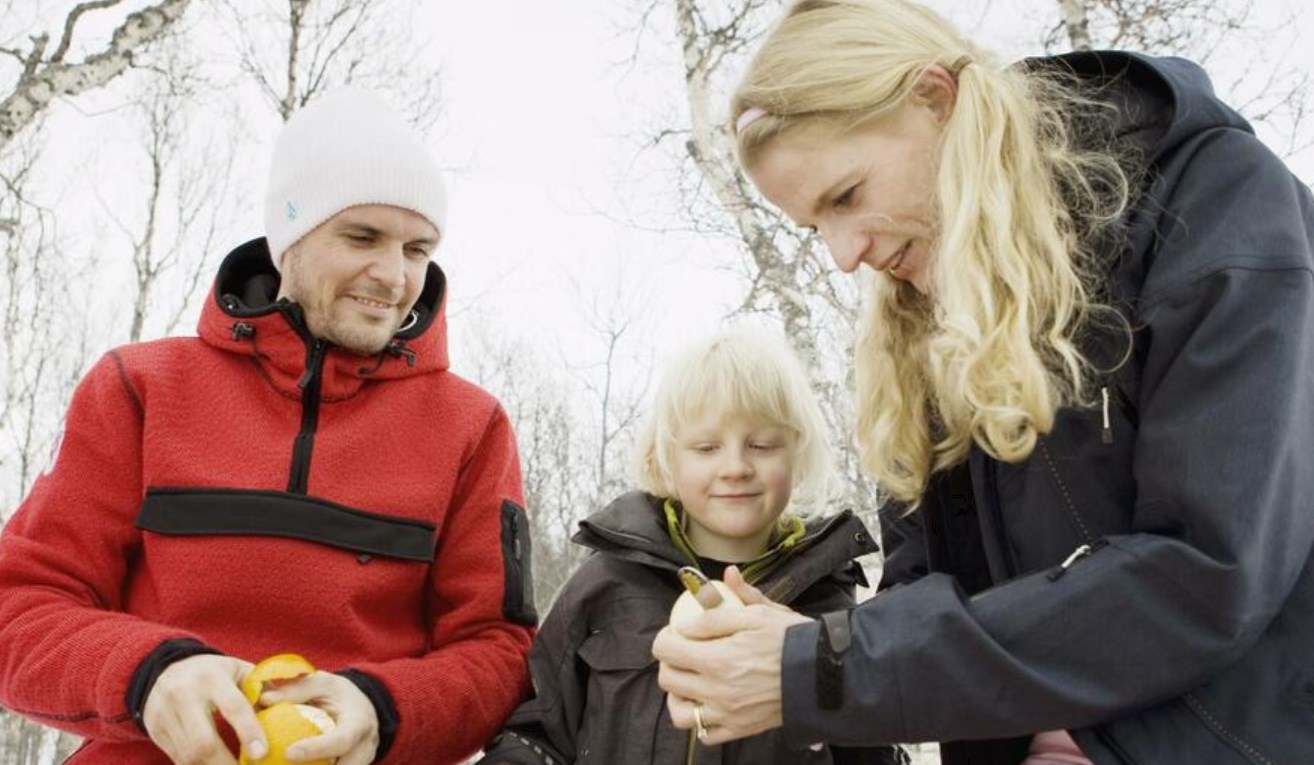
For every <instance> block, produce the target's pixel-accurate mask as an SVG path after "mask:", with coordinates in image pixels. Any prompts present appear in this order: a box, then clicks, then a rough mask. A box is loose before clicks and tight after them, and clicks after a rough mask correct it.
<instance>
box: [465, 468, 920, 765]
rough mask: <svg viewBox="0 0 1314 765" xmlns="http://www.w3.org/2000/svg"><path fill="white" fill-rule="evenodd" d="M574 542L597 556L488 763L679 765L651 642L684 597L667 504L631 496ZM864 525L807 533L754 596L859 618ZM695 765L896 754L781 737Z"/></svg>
mask: <svg viewBox="0 0 1314 765" xmlns="http://www.w3.org/2000/svg"><path fill="white" fill-rule="evenodd" d="M575 541H576V542H578V543H580V544H582V545H585V546H587V547H590V548H593V549H594V550H597V551H598V554H596V555H593V556H592V557H590V558H589V559H588V560H586V561H585V562H584V563H583V564H582V565H581V566H580V567H579V569H578V570H577V571H576V572H575V573H574V574H573V575H572V576H571V578H570V580H569V581H568V582H567V583H566V584H565V586H564V587H563V588H562V590H561V594H560V595H559V596H558V598H557V601H556V603H555V604H554V605H553V606H552V610H551V612H549V613H548V615H547V618H546V619H545V620H544V622H543V627H542V629H541V630H539V633H538V635H537V637H536V638H535V639H534V647H533V649H532V650H531V652H530V657H529V666H530V672H531V674H532V676H533V680H534V696H533V698H531V699H529V700H527V701H525V703H524V704H522V705H521V706H520V708H519V709H517V710H516V711H515V713H514V714H513V715H512V716H511V719H510V720H509V721H508V722H507V724H506V727H505V728H504V729H503V731H502V733H501V734H500V735H498V736H497V737H496V738H495V739H494V740H493V741H492V742H491V743H490V744H489V746H488V747H487V750H486V754H485V756H484V759H483V760H482V761H481V762H482V763H487V764H489V765H491V764H492V763H517V764H518V765H519V764H523V765H568V764H569V763H575V764H576V765H586V764H588V763H597V764H598V765H684V763H685V762H686V755H687V753H688V745H689V734H688V732H687V731H683V730H678V729H676V728H675V726H674V725H672V724H671V719H670V715H669V714H668V713H667V711H666V694H665V693H664V692H663V691H662V689H661V688H660V687H659V686H658V685H657V664H656V661H655V660H654V659H653V657H652V641H653V639H654V638H655V637H656V636H657V632H658V631H659V630H660V629H661V628H662V627H665V626H666V622H667V619H668V617H669V615H670V612H671V606H672V605H674V603H675V599H676V598H677V597H678V596H679V594H680V592H681V591H682V589H681V586H680V583H679V580H678V579H677V578H676V576H675V572H676V569H678V568H679V567H680V566H684V565H687V564H688V561H687V560H686V559H685V558H684V557H683V556H682V554H681V553H680V552H679V551H678V550H677V549H676V547H675V546H674V545H673V544H672V543H671V540H670V536H669V535H668V534H667V531H666V521H665V515H664V513H663V511H662V503H661V500H659V499H657V498H656V497H653V496H651V495H648V494H642V493H639V492H633V493H629V494H625V495H622V496H621V497H620V498H619V499H617V500H616V501H615V502H613V503H612V504H611V505H610V506H609V507H608V508H606V509H605V510H603V511H601V512H599V513H596V514H594V515H593V516H591V517H590V518H588V519H587V520H585V521H583V522H582V523H581V524H580V531H579V533H577V534H576V535H575ZM876 549H877V548H876V543H875V541H874V540H872V539H871V537H870V536H869V535H868V533H867V529H866V527H865V526H863V524H862V522H861V521H860V520H858V519H857V518H855V517H854V516H853V514H852V513H850V512H848V511H844V512H843V513H840V514H839V515H836V516H834V517H833V518H829V519H825V520H822V521H817V522H814V523H810V524H808V528H807V535H806V536H805V537H804V539H803V540H802V541H801V542H800V543H799V544H798V545H796V546H795V547H794V548H793V551H792V552H791V553H790V554H789V555H788V557H785V558H784V559H783V560H780V561H778V562H777V563H776V564H775V565H773V567H772V568H771V569H769V570H768V571H766V572H764V574H763V575H762V577H761V578H760V579H759V580H758V583H757V584H758V587H760V588H762V590H763V591H764V592H765V593H767V594H768V595H770V596H772V597H773V598H774V599H776V600H778V601H780V602H783V603H788V604H791V605H792V606H793V607H794V608H795V609H796V610H799V611H802V612H803V613H808V614H815V615H819V614H822V613H826V612H829V611H836V610H841V609H845V608H852V607H853V588H854V584H855V583H856V582H858V581H861V580H862V569H861V568H860V567H859V566H858V565H857V564H856V563H854V562H853V559H854V558H856V557H858V556H860V555H864V554H866V553H870V552H875V551H876ZM695 761H696V762H697V763H698V765H831V763H834V764H835V765H899V764H900V763H902V762H904V760H903V759H902V757H901V753H900V752H898V751H896V750H894V749H892V748H889V747H879V748H859V749H847V750H846V749H839V748H837V749H832V748H830V747H826V748H823V749H821V750H820V751H812V750H810V749H808V748H807V747H806V746H804V745H798V746H794V747H789V746H787V745H786V744H785V742H784V741H783V738H782V737H781V735H780V733H779V731H771V732H768V733H764V734H761V735H757V736H753V737H751V738H747V739H744V740H742V741H733V742H730V743H728V744H725V745H722V746H716V747H704V746H701V745H700V746H699V747H698V750H697V754H696V760H695Z"/></svg>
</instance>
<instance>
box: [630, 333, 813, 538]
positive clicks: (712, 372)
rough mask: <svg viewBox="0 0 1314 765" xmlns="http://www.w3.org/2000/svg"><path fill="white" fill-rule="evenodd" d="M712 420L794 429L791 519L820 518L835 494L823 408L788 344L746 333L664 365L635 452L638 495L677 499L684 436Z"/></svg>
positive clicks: (705, 344)
mask: <svg viewBox="0 0 1314 765" xmlns="http://www.w3.org/2000/svg"><path fill="white" fill-rule="evenodd" d="M711 412H715V413H720V414H721V416H723V417H731V416H735V415H739V416H744V417H752V418H757V419H762V420H765V421H767V422H769V423H772V424H773V425H778V426H784V427H787V428H789V429H791V430H792V431H793V432H794V434H795V436H796V440H795V444H794V473H793V481H792V488H791V492H790V497H791V499H790V508H789V510H788V514H792V515H795V516H798V517H803V518H807V517H811V516H814V515H819V514H821V512H822V510H821V508H823V507H824V504H825V502H826V501H827V500H829V499H831V497H832V495H833V493H834V489H835V475H834V460H833V456H832V453H831V448H830V438H829V432H828V430H827V427H826V420H825V418H824V417H823V416H822V412H821V406H820V405H819V404H818V402H817V397H816V395H815V394H814V393H813V391H812V386H811V385H810V384H809V382H808V377H807V374H806V373H805V372H804V370H803V365H802V364H801V363H800V362H799V360H798V356H797V355H795V353H794V351H793V349H791V348H790V347H789V345H788V344H787V343H786V342H785V340H784V338H782V337H781V336H780V335H778V334H775V333H771V332H767V331H765V330H760V329H753V328H749V327H738V328H733V329H730V330H727V331H723V332H720V333H717V334H715V335H712V336H710V337H708V338H706V339H704V340H702V341H699V342H696V343H693V344H691V345H690V346H688V347H686V348H685V349H684V350H683V351H682V352H680V353H679V354H678V355H676V356H675V358H674V359H673V360H672V361H671V362H670V363H669V364H668V365H667V367H666V369H665V371H664V372H663V374H662V377H661V382H660V383H659V384H658V387H657V393H656V399H655V400H654V402H653V407H652V410H651V412H650V413H649V416H648V418H647V420H646V421H645V423H644V426H643V429H642V431H641V432H640V434H639V441H638V444H637V448H636V450H635V456H636V460H635V463H636V464H635V468H636V473H637V476H636V478H637V481H638V484H639V487H640V488H642V489H643V490H644V491H647V492H649V493H651V494H655V495H657V496H659V497H668V498H669V497H675V496H676V492H675V478H674V471H673V465H674V454H675V450H676V448H677V446H678V440H679V437H680V431H681V429H682V428H683V427H684V426H685V425H687V424H688V423H689V422H692V421H694V420H697V419H699V418H701V417H703V416H705V415H707V414H708V413H711ZM782 517H783V516H782Z"/></svg>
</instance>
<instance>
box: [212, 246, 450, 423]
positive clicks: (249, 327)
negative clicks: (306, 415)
mask: <svg viewBox="0 0 1314 765" xmlns="http://www.w3.org/2000/svg"><path fill="white" fill-rule="evenodd" d="M280 283H281V278H280V276H279V273H278V271H277V270H276V269H275V268H274V264H273V261H272V260H271V259H270V256H269V247H268V245H267V244H266V242H265V240H264V239H254V240H252V241H250V242H247V243H246V244H243V245H241V246H240V247H238V248H237V249H235V250H233V251H232V252H231V253H229V254H228V256H227V257H225V258H224V262H223V264H222V265H221V266H220V267H219V274H218V276H217V277H216V278H215V283H214V287H213V288H212V290H211V292H210V299H209V300H208V301H207V302H206V304H205V305H204V307H203V308H202V310H201V319H200V322H199V324H198V327H197V330H198V333H199V334H200V336H201V338H202V339H203V340H204V341H205V342H206V343H208V344H210V345H211V346H213V347H215V348H219V349H221V350H224V351H229V352H231V353H236V354H240V355H245V356H250V357H252V358H254V359H255V360H256V361H257V362H258V363H259V364H260V366H261V369H262V371H263V372H264V373H265V377H266V379H268V380H269V382H270V383H271V384H272V385H273V386H274V387H275V388H277V389H278V390H279V391H280V392H282V393H285V394H288V395H291V396H293V397H296V398H299V397H300V396H301V392H302V390H301V385H300V383H301V382H302V381H303V378H304V376H305V374H306V372H307V368H308V364H309V362H310V361H311V358H312V355H313V354H312V351H313V349H314V347H315V346H316V342H317V341H316V339H315V338H314V337H313V336H312V335H311V334H310V331H309V330H308V329H307V328H306V325H305V321H304V319H303V317H302V313H301V307H300V306H298V305H297V304H296V303H293V302H291V301H287V300H276V296H277V295H278V288H279V284H280ZM446 292H447V278H446V276H445V275H444V274H443V272H442V269H440V268H438V265H437V264H435V263H430V264H429V272H428V275H427V277H426V279H425V284H424V289H423V290H421V292H420V297H419V299H418V300H416V303H415V309H414V314H413V318H414V320H413V321H412V322H410V323H409V324H408V326H406V327H403V328H402V330H401V331H399V332H398V333H397V334H396V335H394V336H393V338H392V341H391V342H390V343H389V344H388V347H387V348H386V349H385V350H383V351H380V352H379V353H376V354H373V355H371V356H362V355H360V354H356V353H352V352H350V351H346V350H343V349H341V348H338V347H336V346H334V345H332V344H331V343H323V342H322V341H321V343H320V344H321V345H322V348H323V354H324V362H323V377H322V379H321V382H320V396H321V398H322V399H323V400H325V401H332V400H340V399H344V398H348V397H350V396H352V395H354V394H355V393H356V392H357V391H358V390H360V388H361V386H362V385H364V384H365V382H366V381H368V380H387V379H397V378H403V377H412V376H415V375H420V374H426V373H430V372H438V371H442V370H445V369H447V367H448V356H447V321H446V317H445V305H446V300H445V297H446Z"/></svg>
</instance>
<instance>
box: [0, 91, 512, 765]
mask: <svg viewBox="0 0 1314 765" xmlns="http://www.w3.org/2000/svg"><path fill="white" fill-rule="evenodd" d="M445 212H446V194H445V191H444V187H443V183H442V178H441V175H440V173H439V170H438V167H437V165H436V163H435V161H434V159H433V158H432V157H431V156H430V155H429V153H428V152H427V151H426V150H425V148H424V147H423V145H422V144H421V142H420V141H419V139H418V137H417V136H416V135H414V134H413V133H412V132H411V130H410V129H409V128H407V127H406V126H405V125H404V124H403V123H402V122H401V121H400V120H399V119H397V118H396V117H395V116H394V115H392V114H391V113H390V112H388V111H387V109H386V107H384V106H383V105H382V104H381V103H380V102H379V101H377V100H376V99H374V98H373V97H371V96H370V95H368V94H365V93H362V92H359V91H344V92H342V93H340V94H335V95H333V96H329V97H327V98H325V99H322V100H320V101H317V102H314V103H312V104H310V105H308V106H307V107H305V108H304V109H303V110H302V111H300V112H298V113H297V114H296V115H295V116H294V117H293V118H292V119H291V120H290V121H289V122H288V124H287V126H286V127H285V128H284V130H283V133H282V134H281V136H280V137H279V141H278V144H277V146H276V147H275V151H274V158H273V164H272V171H271V175H270V187H269V190H268V198H267V201H266V215H265V222H266V232H267V241H266V240H255V241H253V242H249V243H247V244H245V245H242V246H241V247H239V248H237V249H236V250H235V251H233V252H232V253H231V254H230V255H229V256H228V257H227V259H226V260H225V261H224V263H223V265H222V266H221V267H220V270H219V274H218V277H217V279H216V281H215V287H214V291H213V294H212V295H211V298H210V300H209V302H208V303H207V304H206V305H205V307H204V309H203V313H202V317H201V320H200V327H199V334H200V337H199V338H172V339H166V340H160V341H156V342H151V343H142V344H137V345H131V346H126V347H123V348H119V349H117V350H115V351H111V352H110V353H109V354H107V355H106V356H105V357H104V358H103V359H101V361H100V362H99V363H98V364H97V365H96V366H95V367H94V368H93V369H92V370H91V372H90V373H89V374H88V376H87V378H86V379H85V380H84V381H83V382H82V384H81V385H80V386H79V389H78V391H77V392H76V394H75V395H74V397H73V401H72V404H71V406H70V409H69V412H68V416H67V419H66V429H65V434H64V437H63V441H62V446H61V447H60V450H59V454H58V456H57V458H56V461H55V463H54V465H53V466H52V467H51V468H50V469H49V470H48V471H47V472H46V473H45V474H44V475H43V476H42V477H41V478H40V479H38V481H37V482H36V484H35V485H34V486H33V489H32V493H31V494H30V495H29V496H28V498H27V499H26V500H25V501H24V503H23V505H22V506H21V507H20V508H19V510H18V511H17V513H16V514H15V515H14V517H13V518H12V520H11V521H10V522H9V524H8V526H7V527H6V528H5V529H4V535H3V538H0V703H3V704H4V705H5V706H6V707H8V708H9V709H11V710H13V711H15V712H18V713H19V714H23V715H26V716H28V717H30V718H32V719H34V720H37V721H39V722H42V723H45V724H48V725H52V726H55V727H59V728H62V729H64V730H68V731H71V732H73V733H75V734H78V735H81V736H84V737H86V738H87V744H86V746H85V747H84V748H83V749H81V750H79V752H78V754H76V755H75V756H74V757H73V758H72V760H71V762H74V763H96V764H97V765H100V764H102V763H105V764H109V765H115V764H117V763H125V764H126V763H133V764H134V765H140V764H142V763H151V764H156V763H158V764H160V765H163V764H164V763H168V762H174V763H204V765H231V764H232V763H234V762H235V758H234V756H233V755H232V753H231V752H230V749H229V745H228V744H225V743H224V738H225V736H227V731H226V729H227V728H229V727H231V729H232V731H233V732H234V733H235V739H236V741H234V742H232V743H234V744H237V745H240V746H241V747H242V749H243V751H244V752H245V753H246V754H247V755H249V756H251V757H252V758H256V759H258V758H259V757H260V756H261V755H263V754H264V753H265V752H267V751H268V749H269V742H268V741H267V740H266V737H265V736H264V734H263V733H262V731H261V728H260V725H259V723H258V722H257V720H256V718H255V716H254V712H253V709H252V706H251V705H250V703H248V702H247V701H246V699H245V698H244V697H243V696H242V694H241V692H240V691H239V690H238V687H237V686H238V682H239V681H240V679H241V678H242V676H243V675H244V674H245V672H246V671H247V670H248V669H249V668H250V666H251V664H250V662H251V661H255V660H259V659H261V658H264V657H266V656H269V655H272V654H276V653H282V652H295V653H299V654H302V655H303V656H305V657H306V658H307V659H309V660H310V661H311V662H312V663H313V664H314V665H315V666H317V667H320V668H321V670H327V671H318V672H315V673H314V674H311V675H309V676H307V677H304V678H302V679H300V680H297V681H295V682H292V683H290V684H286V685H283V686H281V687H279V688H277V689H276V690H274V691H271V692H267V693H266V694H265V696H264V697H262V701H264V702H273V701H294V702H306V703H310V704H312V705H315V706H319V707H321V708H322V709H324V710H325V711H327V712H329V713H330V714H331V715H332V716H333V717H335V718H336V722H337V726H336V728H334V729H333V730H332V731H331V732H329V733H327V734H325V735H322V736H319V737H316V738H314V739H308V740H306V741H304V742H303V743H301V744H299V745H298V746H297V747H294V748H293V749H292V750H291V751H290V752H289V756H290V757H292V758H293V759H297V760H310V759H315V758H321V757H338V758H339V759H338V763H339V765H365V764H366V763H370V762H380V763H452V762H457V761H460V760H461V759H462V758H464V757H465V756H467V755H469V754H470V753H472V752H473V751H474V750H475V749H477V748H478V746H479V744H480V743H481V742H483V741H485V740H487V738H488V737H489V736H490V735H492V733H493V732H494V731H495V730H497V729H498V727H499V726H500V725H501V723H502V721H503V719H504V718H505V717H506V716H507V714H509V713H510V711H511V710H512V709H513V708H514V706H515V704H516V703H517V702H518V701H519V700H520V699H521V698H522V696H523V695H524V693H525V691H526V690H527V673H526V668H525V654H526V653H527V651H528V648H529V644H530V640H531V637H532V631H533V625H534V623H535V621H536V616H535V614H534V610H533V594H532V588H531V583H530V575H529V572H530V561H529V537H528V533H527V532H528V524H527V521H526V518H525V514H524V511H523V510H522V509H521V505H522V503H523V501H522V499H521V486H520V473H519V465H518V459H517V455H516V450H515V444H514V440H513V436H512V432H511V428H510V424H509V422H508V420H507V417H506V414H505V412H504V411H503V410H502V408H501V407H500V406H499V405H498V403H497V402H496V401H495V400H494V399H493V398H492V397H491V396H489V395H488V394H487V393H485V392H484V391H482V390H480V389H479V388H477V387H475V386H474V385H472V384H470V383H468V382H466V381H464V380H461V379H460V378H458V377H456V376H455V375H453V374H452V373H450V372H449V371H448V370H447V364H448V359H447V349H446V324H445V319H444V315H443V303H444V297H445V293H446V282H445V277H444V276H443V273H442V271H441V270H439V268H438V266H437V265H435V264H434V263H433V262H431V260H430V258H431V256H432V255H433V252H434V250H435V249H436V248H437V247H438V244H439V241H440V239H441V237H442V233H443V229H444V218H445ZM229 738H230V739H231V738H233V737H229Z"/></svg>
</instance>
